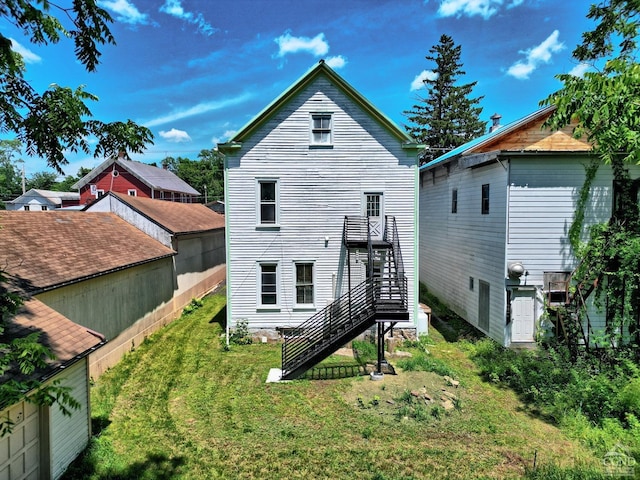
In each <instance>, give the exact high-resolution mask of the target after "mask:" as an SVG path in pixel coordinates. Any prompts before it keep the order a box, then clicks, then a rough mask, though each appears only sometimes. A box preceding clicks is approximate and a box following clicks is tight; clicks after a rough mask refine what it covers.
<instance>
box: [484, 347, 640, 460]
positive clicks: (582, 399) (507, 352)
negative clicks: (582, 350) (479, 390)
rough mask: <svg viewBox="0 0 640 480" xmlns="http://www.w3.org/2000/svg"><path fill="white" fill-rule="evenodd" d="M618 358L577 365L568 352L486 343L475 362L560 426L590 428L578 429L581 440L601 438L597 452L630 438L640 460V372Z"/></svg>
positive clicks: (580, 360)
mask: <svg viewBox="0 0 640 480" xmlns="http://www.w3.org/2000/svg"><path fill="white" fill-rule="evenodd" d="M617 353H618V355H619V356H618V357H617V358H615V359H608V361H604V360H600V359H598V358H595V357H594V356H588V355H583V356H580V357H579V358H577V359H572V358H571V355H570V354H569V352H568V351H567V350H566V349H564V348H563V347H559V348H555V349H554V348H549V349H542V348H540V349H537V350H523V351H515V350H511V349H506V348H504V347H502V346H500V345H498V344H497V343H496V342H494V341H493V340H490V339H485V340H481V341H478V342H476V343H475V345H474V352H473V359H474V361H475V362H476V363H477V364H478V365H479V367H480V370H481V373H482V375H483V376H484V377H485V378H486V379H487V380H489V381H491V382H493V383H497V384H500V385H507V386H509V387H510V388H512V389H513V390H515V391H516V392H517V393H518V394H519V395H520V397H521V398H522V400H523V401H524V402H525V403H526V404H527V405H528V406H529V407H530V408H532V409H533V410H534V411H537V412H539V413H540V414H541V415H543V416H544V417H547V418H550V419H553V420H554V421H555V422H556V423H557V424H560V425H568V424H572V423H575V422H576V418H583V419H584V421H585V424H584V425H580V424H577V425H578V426H579V430H580V431H581V434H580V437H581V438H584V439H587V438H600V440H598V441H597V442H595V441H594V442H592V445H591V446H592V447H598V449H599V451H604V452H606V451H607V449H610V448H611V447H612V446H613V445H615V443H616V442H618V441H622V439H623V438H624V439H626V443H627V444H629V445H630V446H633V447H634V448H635V449H636V450H635V451H636V453H637V454H638V455H640V435H638V433H640V428H637V427H636V425H637V423H638V422H637V418H638V416H637V414H638V413H639V412H640V368H639V367H638V365H637V364H636V363H635V362H634V361H633V360H631V359H629V358H628V356H627V355H626V354H624V353H621V352H617ZM585 425H587V426H588V428H585ZM613 426H616V427H615V429H614V428H612V427H613ZM573 430H574V431H577V430H578V428H577V427H576V425H574V427H573ZM612 430H615V433H614V434H607V433H606V432H611V431H612ZM603 436H604V439H603Z"/></svg>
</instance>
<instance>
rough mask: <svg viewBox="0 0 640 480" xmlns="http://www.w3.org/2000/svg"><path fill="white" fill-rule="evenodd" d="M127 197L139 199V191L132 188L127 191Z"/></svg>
mask: <svg viewBox="0 0 640 480" xmlns="http://www.w3.org/2000/svg"><path fill="white" fill-rule="evenodd" d="M127 195H129V196H130V197H137V196H138V191H137V190H136V189H135V188H130V189H129V190H127Z"/></svg>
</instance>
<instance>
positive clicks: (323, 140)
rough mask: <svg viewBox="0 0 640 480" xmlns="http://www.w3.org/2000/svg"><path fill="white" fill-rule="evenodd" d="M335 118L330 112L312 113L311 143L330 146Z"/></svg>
mask: <svg viewBox="0 0 640 480" xmlns="http://www.w3.org/2000/svg"><path fill="white" fill-rule="evenodd" d="M332 130H333V119H332V115H331V114H330V113H314V114H312V115H311V145H316V146H317V145H320V146H330V145H331V143H332V141H333V139H332V137H333V135H332V133H333V132H332Z"/></svg>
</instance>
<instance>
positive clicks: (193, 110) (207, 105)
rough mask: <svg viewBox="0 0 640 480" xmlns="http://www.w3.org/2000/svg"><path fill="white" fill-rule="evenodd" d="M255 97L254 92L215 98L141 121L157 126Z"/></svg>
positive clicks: (149, 125)
mask: <svg viewBox="0 0 640 480" xmlns="http://www.w3.org/2000/svg"><path fill="white" fill-rule="evenodd" d="M253 97H254V94H252V93H242V94H240V95H238V96H237V97H231V98H225V99H223V100H213V101H211V102H203V103H199V104H197V105H194V106H193V107H189V108H185V109H182V110H176V111H174V112H172V113H170V114H168V115H165V116H162V117H158V118H154V119H152V120H149V121H147V122H141V123H142V124H143V125H145V126H146V127H156V126H158V125H164V124H166V123H171V122H175V121H176V120H181V119H183V118H188V117H193V116H195V115H201V114H203V113H208V112H212V111H215V110H221V109H223V108H227V107H231V106H234V105H239V104H241V103H244V102H246V101H247V100H249V99H251V98H253Z"/></svg>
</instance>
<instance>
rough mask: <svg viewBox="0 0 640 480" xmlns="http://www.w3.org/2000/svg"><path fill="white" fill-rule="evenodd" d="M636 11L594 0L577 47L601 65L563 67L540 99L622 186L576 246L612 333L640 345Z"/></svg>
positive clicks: (580, 281)
mask: <svg viewBox="0 0 640 480" xmlns="http://www.w3.org/2000/svg"><path fill="white" fill-rule="evenodd" d="M638 15H640V3H638V2H637V1H631V0H607V1H604V2H601V3H599V4H598V5H593V6H592V7H591V9H590V11H589V15H588V16H589V18H591V19H592V20H595V21H596V22H598V23H597V24H596V27H595V28H594V30H592V31H590V32H586V33H584V34H583V42H582V43H581V44H580V45H579V46H578V47H577V48H576V49H575V50H574V52H573V55H574V57H575V58H576V59H577V60H579V61H581V62H586V63H588V64H591V65H594V66H595V65H596V64H597V65H598V66H599V67H600V68H598V69H596V70H594V71H588V72H586V73H585V74H584V76H583V77H577V76H574V75H570V74H562V75H558V76H557V78H558V79H559V80H560V81H562V82H563V88H562V89H560V90H558V91H557V92H555V93H554V94H552V95H550V96H549V97H548V98H546V99H545V100H544V101H542V102H541V104H542V105H554V106H555V107H556V110H555V112H554V113H553V114H552V115H551V117H550V118H549V119H548V121H547V124H546V125H547V126H548V127H550V128H552V129H559V128H562V127H565V126H567V125H569V124H570V123H571V122H577V123H576V124H575V127H574V132H573V133H574V136H575V137H576V138H580V137H582V136H586V137H587V139H588V140H589V141H590V142H591V144H592V150H593V152H594V154H595V155H596V157H597V159H598V161H599V162H600V163H601V164H607V165H610V166H611V170H612V172H613V178H614V186H615V190H616V192H615V199H614V206H613V213H612V217H611V220H610V222H608V224H607V225H599V226H595V227H593V228H592V229H591V235H590V238H589V240H588V242H587V245H586V246H585V247H584V248H582V249H580V251H579V252H578V254H577V256H578V258H579V259H580V260H581V266H580V268H579V269H578V272H576V274H575V275H574V279H575V280H576V284H577V285H578V286H580V285H587V286H590V285H597V288H596V300H597V302H598V303H599V304H600V305H601V306H606V308H607V316H608V319H607V320H608V328H609V330H608V332H607V333H608V334H609V335H612V336H615V335H618V336H622V338H620V337H619V338H617V339H615V340H616V341H618V342H619V341H628V340H630V341H631V342H632V343H633V344H635V345H636V346H637V347H640V327H639V325H638V318H640V275H638V273H637V272H638V271H640V270H639V268H638V267H640V240H639V237H640V208H639V206H638V199H637V195H638V182H637V181H634V180H632V179H631V177H630V174H629V169H628V167H627V165H628V164H640V120H639V118H640V102H638V98H640V64H639V63H638V62H637V60H636V59H637V53H638V51H637V35H638V21H637V19H638ZM614 42H617V45H616V44H615V43H614ZM595 168H596V167H595V166H593V165H592V166H591V167H590V169H595ZM594 173H595V172H594ZM592 180H593V177H592V176H591V175H590V170H588V171H587V179H586V182H585V185H584V186H583V189H582V191H581V194H580V198H579V202H578V208H577V212H576V217H575V218H574V224H573V225H572V227H571V231H570V239H571V243H572V245H573V246H574V248H575V247H576V245H577V244H578V240H579V237H580V234H581V232H582V224H583V221H584V205H585V203H586V198H585V196H586V195H588V188H589V186H590V183H591V182H592ZM627 332H628V333H629V337H626V334H627Z"/></svg>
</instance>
